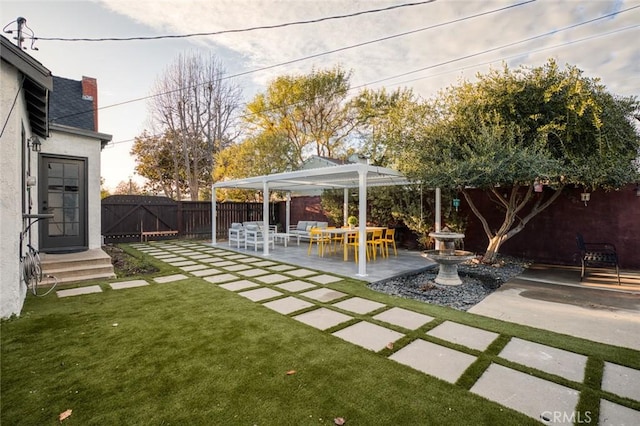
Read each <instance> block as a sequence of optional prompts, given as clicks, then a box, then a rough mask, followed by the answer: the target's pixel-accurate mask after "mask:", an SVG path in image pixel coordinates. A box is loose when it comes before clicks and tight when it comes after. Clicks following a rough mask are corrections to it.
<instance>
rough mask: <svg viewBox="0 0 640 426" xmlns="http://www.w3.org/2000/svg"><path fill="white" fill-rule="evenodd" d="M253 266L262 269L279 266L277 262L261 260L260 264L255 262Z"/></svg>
mask: <svg viewBox="0 0 640 426" xmlns="http://www.w3.org/2000/svg"><path fill="white" fill-rule="evenodd" d="M252 265H253V266H261V267H266V266H275V265H277V263H276V262H272V261H270V260H261V261H259V262H255V263H252Z"/></svg>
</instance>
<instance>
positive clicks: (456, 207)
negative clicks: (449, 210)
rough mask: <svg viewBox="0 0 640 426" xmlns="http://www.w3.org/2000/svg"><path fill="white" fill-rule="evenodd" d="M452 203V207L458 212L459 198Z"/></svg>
mask: <svg viewBox="0 0 640 426" xmlns="http://www.w3.org/2000/svg"><path fill="white" fill-rule="evenodd" d="M452 202H453V207H455V209H456V211H458V207H460V198H454V199H453V200H452Z"/></svg>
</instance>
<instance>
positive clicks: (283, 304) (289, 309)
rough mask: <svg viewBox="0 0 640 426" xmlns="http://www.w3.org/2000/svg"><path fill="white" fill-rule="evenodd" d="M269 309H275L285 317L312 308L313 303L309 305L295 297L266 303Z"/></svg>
mask: <svg viewBox="0 0 640 426" xmlns="http://www.w3.org/2000/svg"><path fill="white" fill-rule="evenodd" d="M263 306H266V307H267V308H269V309H273V310H274V311H276V312H279V313H281V314H283V315H288V314H291V313H293V312H297V311H301V310H303V309H307V308H310V307H311V306H313V303H309V302H307V301H306V300H300V299H298V298H295V297H293V296H289V297H285V298H283V299H278V300H272V301H271V302H267V303H264V304H263Z"/></svg>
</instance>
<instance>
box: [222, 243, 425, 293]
mask: <svg viewBox="0 0 640 426" xmlns="http://www.w3.org/2000/svg"><path fill="white" fill-rule="evenodd" d="M218 247H220V248H224V249H226V250H233V251H237V252H239V253H243V254H247V255H252V256H255V257H260V258H264V259H271V260H273V261H275V262H282V263H289V264H292V265H296V266H302V267H305V268H311V269H319V270H323V271H331V272H332V273H334V274H339V275H343V276H345V277H350V278H356V279H359V280H363V281H368V282H376V281H380V280H384V279H387V278H391V277H395V276H398V275H403V274H408V273H412V272H420V271H421V270H424V269H427V268H430V267H432V266H433V265H435V263H434V262H433V261H431V260H429V259H426V258H424V257H422V256H421V255H420V252H419V251H412V250H406V249H401V248H398V256H394V255H393V253H391V254H390V256H389V257H387V258H382V257H380V256H378V257H377V259H376V260H375V261H374V260H373V259H371V260H370V261H368V262H367V275H366V276H359V275H357V274H356V272H357V270H356V266H355V263H354V261H353V253H352V252H350V254H349V260H348V261H346V262H345V261H344V260H343V256H342V249H338V250H337V252H336V253H328V252H325V253H324V256H322V257H320V256H318V252H317V248H316V247H315V246H314V247H313V250H312V251H311V254H310V255H308V254H307V250H308V249H309V242H305V241H300V245H299V246H298V245H297V243H296V240H295V238H292V239H291V241H289V244H287V247H285V246H284V245H282V244H280V243H278V244H276V245H275V249H271V250H269V254H267V255H265V254H264V252H263V251H262V250H260V249H258V251H255V250H253V248H251V247H249V248H247V250H245V249H244V248H242V247H241V248H240V249H237V248H236V247H230V246H229V244H228V242H227V241H221V242H219V243H218Z"/></svg>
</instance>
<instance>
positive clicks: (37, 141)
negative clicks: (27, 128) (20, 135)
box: [27, 135, 42, 152]
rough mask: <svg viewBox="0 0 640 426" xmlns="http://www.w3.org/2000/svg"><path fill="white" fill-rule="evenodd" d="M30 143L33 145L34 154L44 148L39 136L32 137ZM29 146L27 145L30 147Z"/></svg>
mask: <svg viewBox="0 0 640 426" xmlns="http://www.w3.org/2000/svg"><path fill="white" fill-rule="evenodd" d="M28 142H30V143H31V150H32V151H33V152H40V149H41V148H42V142H41V141H40V138H39V137H37V136H35V135H34V136H31V137H30V138H29V140H28ZM28 145H29V144H27V146H28Z"/></svg>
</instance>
